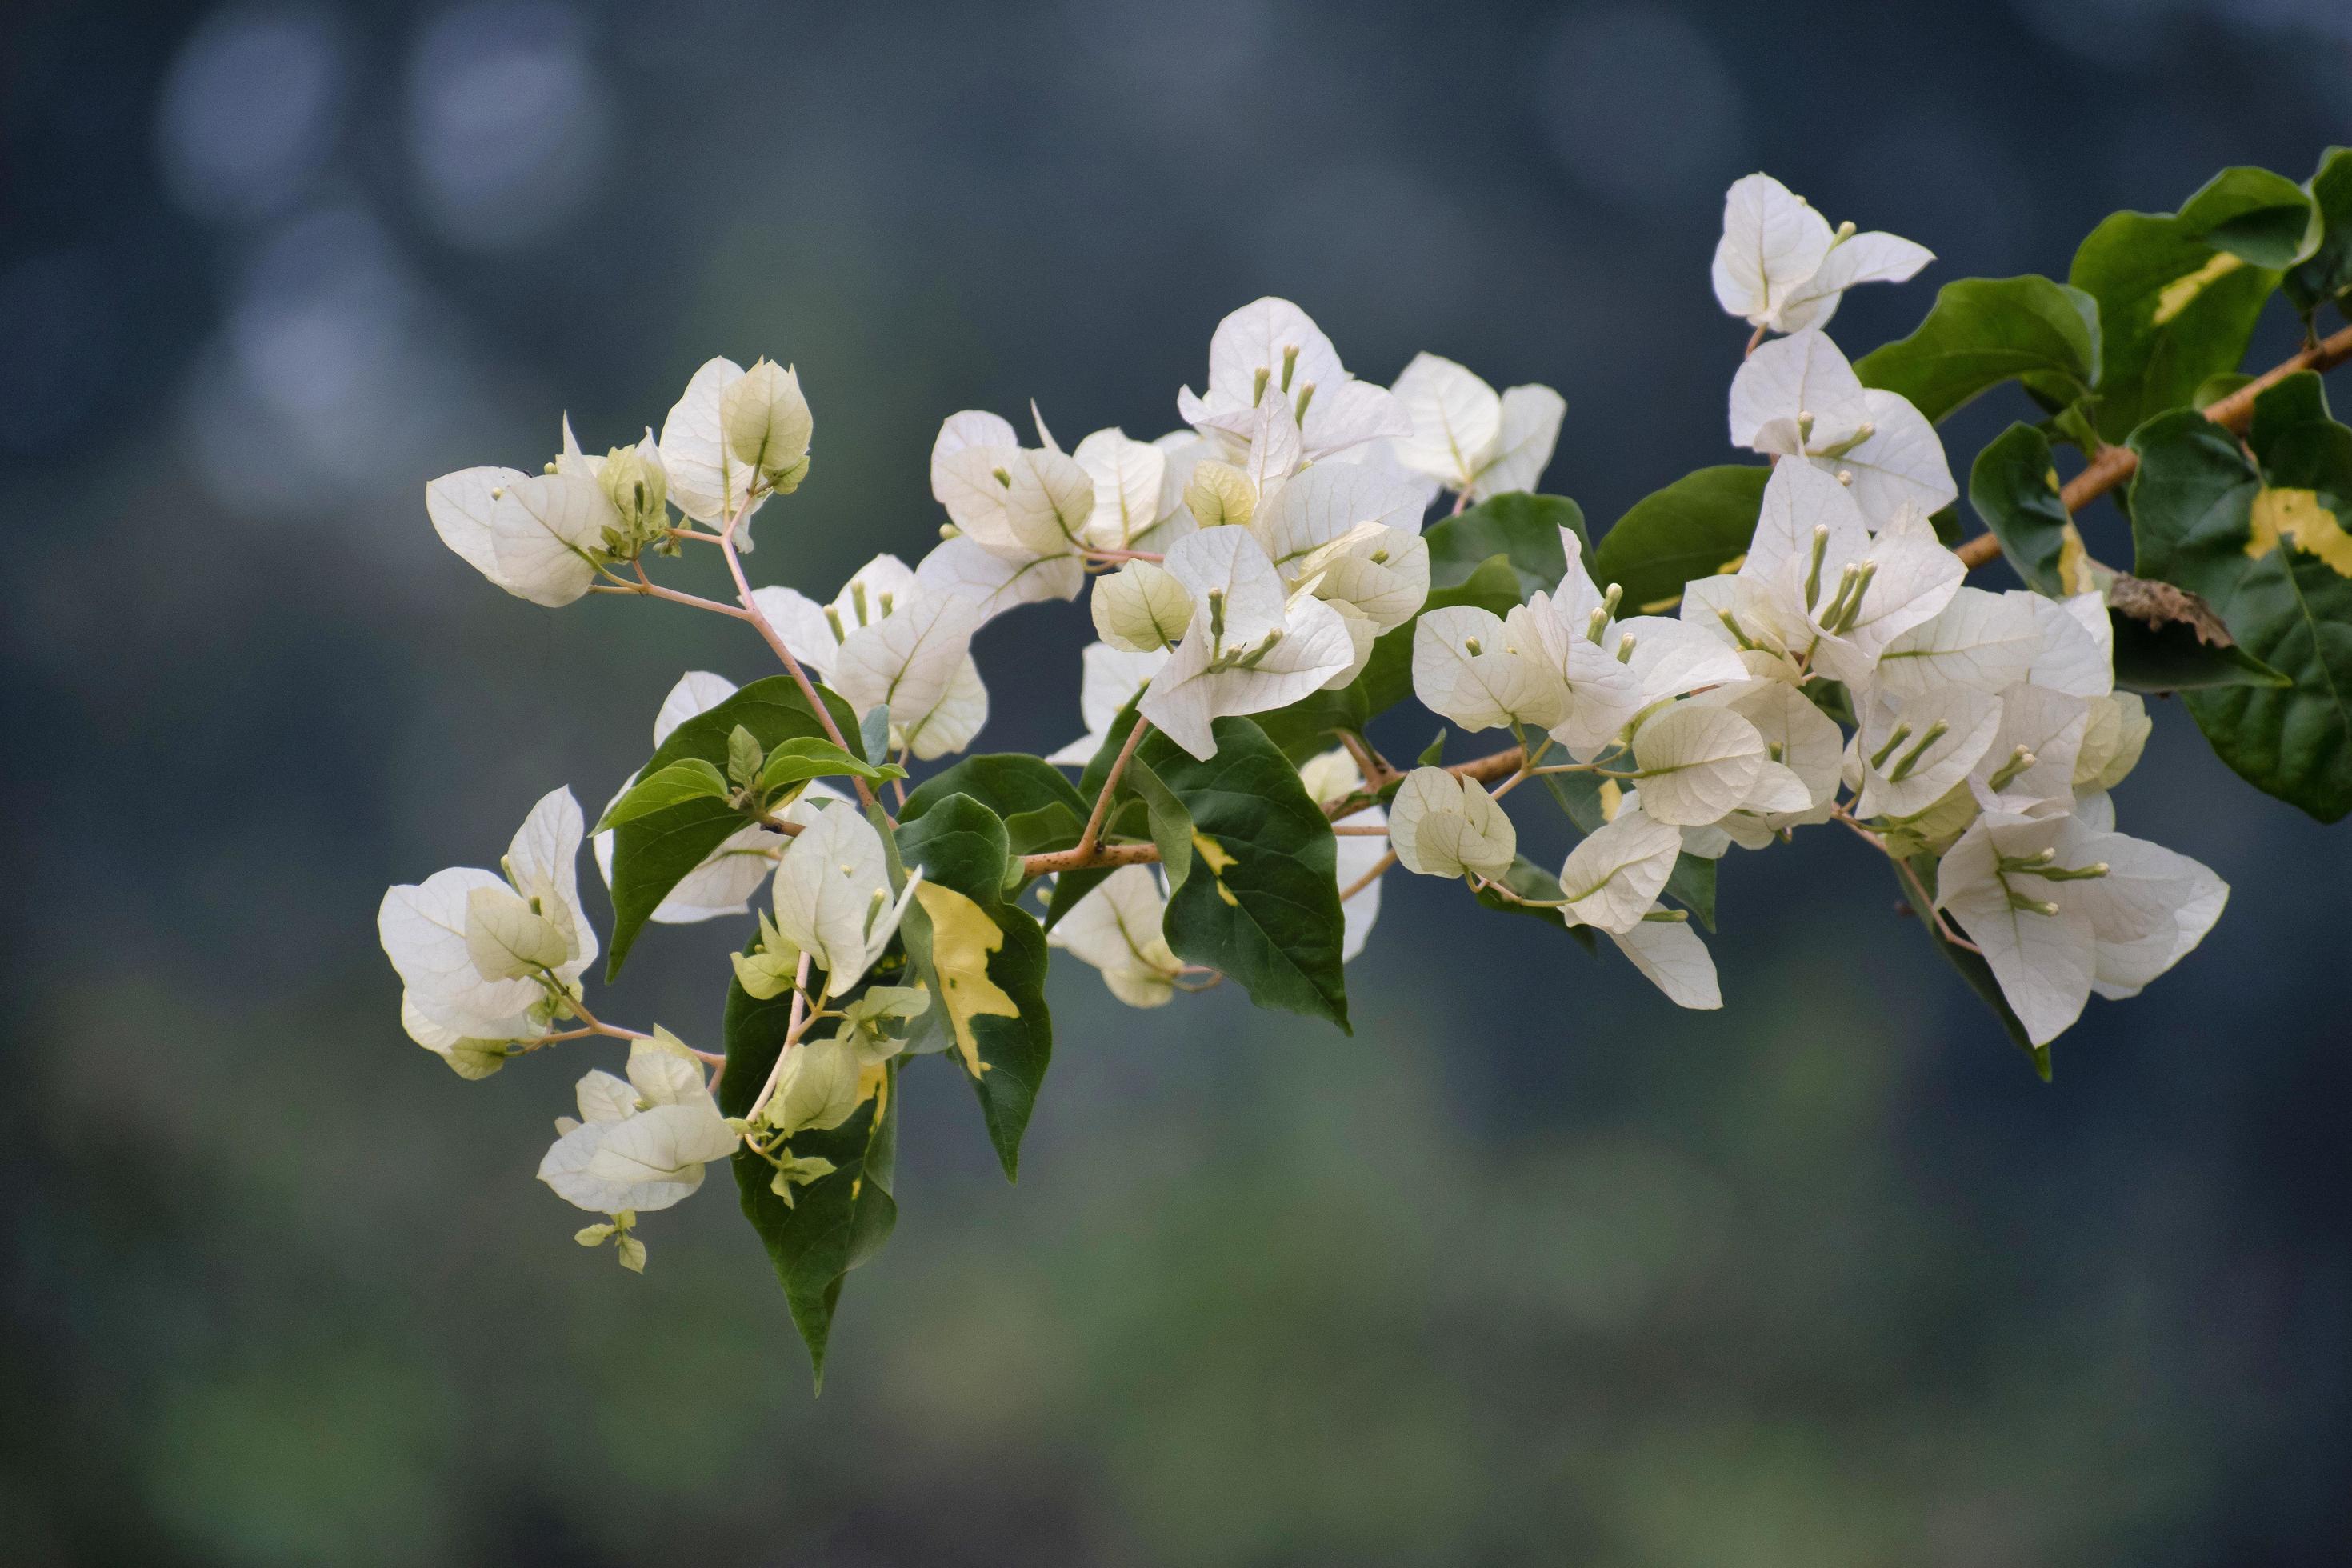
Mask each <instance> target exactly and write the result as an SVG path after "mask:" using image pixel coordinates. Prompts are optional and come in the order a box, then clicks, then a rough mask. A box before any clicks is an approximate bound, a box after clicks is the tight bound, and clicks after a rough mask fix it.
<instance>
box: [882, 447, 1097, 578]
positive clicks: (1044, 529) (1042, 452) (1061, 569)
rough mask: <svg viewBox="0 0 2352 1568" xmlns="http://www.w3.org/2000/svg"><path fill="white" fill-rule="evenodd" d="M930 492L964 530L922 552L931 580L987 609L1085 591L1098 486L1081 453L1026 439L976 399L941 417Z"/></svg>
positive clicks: (926, 574)
mask: <svg viewBox="0 0 2352 1568" xmlns="http://www.w3.org/2000/svg"><path fill="white" fill-rule="evenodd" d="M1039 429H1040V432H1041V434H1042V433H1043V429H1044V426H1043V425H1042V423H1041V425H1040V426H1039ZM1045 438H1046V439H1047V440H1049V441H1050V439H1051V437H1045ZM931 495H932V497H933V498H934V499H935V500H938V501H939V503H940V505H941V506H943V507H945V508H946V509H947V513H948V516H949V518H950V520H951V521H953V523H954V525H955V528H956V530H957V531H958V532H957V537H955V538H952V539H950V540H947V541H946V542H943V543H941V544H940V546H939V548H937V549H935V550H933V551H932V552H930V553H929V555H926V556H925V557H924V558H923V562H922V566H921V569H920V575H921V577H922V579H923V582H924V585H925V586H927V587H929V588H931V589H933V590H935V591H938V592H940V593H947V594H953V595H958V596H960V597H962V598H967V599H970V600H971V601H972V602H973V603H975V604H977V605H979V606H980V607H981V611H982V615H983V616H993V615H996V614H999V613H1000V612H1002V611H1004V610H1007V609H1010V608H1012V607H1013V605H1022V604H1032V603H1035V602H1037V601H1039V600H1043V599H1070V598H1075V597H1076V596H1077V592H1078V589H1079V588H1080V587H1081V586H1083V585H1084V584H1085V582H1086V563H1085V558H1084V556H1083V555H1082V554H1081V553H1080V552H1081V550H1083V549H1084V548H1085V545H1086V542H1087V541H1086V531H1087V528H1088V526H1089V524H1090V523H1091V521H1092V520H1093V518H1094V515H1095V510H1096V491H1095V480H1094V479H1093V477H1092V476H1091V475H1090V474H1089V473H1088V472H1087V469H1086V468H1083V467H1081V466H1080V465H1079V464H1078V462H1077V460H1076V458H1071V457H1070V456H1069V455H1067V454H1066V453H1064V452H1062V451H1060V450H1058V449H1051V448H1037V449H1028V448H1024V447H1022V445H1021V438H1020V436H1019V434H1018V433H1017V432H1015V431H1014V429H1013V426H1012V425H1011V424H1010V423H1008V422H1007V421H1005V420H1004V419H1003V418H1000V417H999V416H996V415H993V414H989V413H986V412H983V411H981V410H978V409H967V410H965V411H964V412H963V413H961V414H954V415H950V416H948V418H947V419H946V420H944V421H943V422H941V424H940V434H939V437H938V439H936V440H935V441H933V442H932V444H931Z"/></svg>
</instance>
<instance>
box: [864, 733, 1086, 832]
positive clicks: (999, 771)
mask: <svg viewBox="0 0 2352 1568" xmlns="http://www.w3.org/2000/svg"><path fill="white" fill-rule="evenodd" d="M1097 787H1099V786H1097ZM950 795H970V796H971V798H972V799H974V800H976V801H978V802H980V804H981V805H984V806H986V807H988V809H989V810H991V811H992V812H994V813H996V815H997V816H1001V817H1003V818H1004V819H1005V820H1006V821H1008V822H1009V821H1011V820H1012V819H1013V817H1015V816H1020V815H1021V814H1022V813H1024V812H1030V811H1037V810H1040V809H1042V808H1044V807H1045V806H1049V805H1065V806H1067V807H1068V808H1069V809H1070V810H1071V811H1072V812H1074V813H1076V816H1077V818H1078V822H1079V825H1080V826H1085V823H1086V819H1087V811H1088V810H1089V809H1090V808H1091V807H1092V805H1093V803H1094V797H1093V796H1092V795H1081V794H1079V793H1078V790H1077V787H1076V785H1074V784H1071V783H1070V781H1069V778H1068V776H1067V775H1066V774H1065V773H1063V772H1062V770H1061V769H1059V768H1057V767H1055V766H1054V764H1053V763H1048V762H1046V761H1045V760H1044V759H1043V758H1040V757H1032V756H1024V755H1023V754H1022V753H1020V752H986V753H983V754H982V755H980V756H976V757H966V758H964V760H963V761H961V762H960V763H956V764H955V766H953V767H951V768H948V769H946V770H944V771H942V772H940V773H934V774H932V775H931V776H930V777H929V778H927V779H925V780H924V781H923V782H922V784H919V786H917V788H916V789H915V790H914V792H913V793H912V794H910V795H908V796H907V804H906V805H903V806H901V807H899V808H898V820H899V821H900V822H902V823H905V822H914V821H917V820H918V819H919V818H920V817H921V816H923V814H924V813H925V812H927V811H929V810H930V809H931V807H933V806H934V805H938V804H939V803H940V802H941V801H943V800H945V799H947V797H948V796H950ZM1071 841H1072V842H1073V843H1075V842H1076V835H1075V834H1073V835H1072V836H1071Z"/></svg>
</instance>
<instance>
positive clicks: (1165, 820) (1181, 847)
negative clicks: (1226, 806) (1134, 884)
mask: <svg viewBox="0 0 2352 1568" xmlns="http://www.w3.org/2000/svg"><path fill="white" fill-rule="evenodd" d="M1127 769H1128V772H1127V776H1128V779H1129V783H1130V784H1132V785H1133V787H1134V790H1135V793H1136V794H1137V795H1140V796H1141V797H1142V798H1143V809H1144V820H1145V821H1146V822H1147V823H1149V824H1150V829H1151V842H1152V846H1153V847H1155V848H1157V849H1158V850H1159V851H1160V865H1161V866H1162V867H1163V868H1166V871H1167V876H1168V884H1169V886H1171V887H1174V886H1175V885H1176V884H1177V883H1179V882H1181V881H1182V880H1183V879H1185V878H1186V877H1188V876H1190V875H1191V874H1192V813H1191V812H1189V811H1187V810H1185V809H1184V803H1183V802H1182V801H1181V800H1178V799H1177V798H1176V792H1175V791H1174V790H1171V789H1170V788H1169V787H1168V785H1167V784H1166V782H1165V781H1163V780H1162V779H1161V778H1160V775H1159V774H1158V773H1154V772H1153V771H1152V768H1151V764H1150V763H1147V762H1145V761H1144V760H1143V759H1142V758H1141V757H1135V758H1131V759H1129V762H1128V764H1127Z"/></svg>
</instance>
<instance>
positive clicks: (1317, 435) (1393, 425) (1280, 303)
mask: <svg viewBox="0 0 2352 1568" xmlns="http://www.w3.org/2000/svg"><path fill="white" fill-rule="evenodd" d="M1268 398H1278V399H1280V400H1282V401H1283V402H1285V403H1286V404H1287V405H1289V407H1290V410H1291V414H1292V416H1293V418H1294V419H1295V420H1296V422H1297V429H1298V432H1299V438H1300V443H1301V455H1302V456H1303V457H1304V458H1306V459H1307V461H1309V462H1314V461H1318V460H1320V459H1322V458H1328V457H1329V456H1331V455H1332V454H1333V453H1335V452H1341V451H1345V450H1347V449H1348V448H1349V447H1356V446H1360V445H1361V444H1362V443H1364V442H1367V441H1374V440H1378V439H1380V438H1381V437H1400V438H1401V437H1407V436H1410V435H1412V419H1411V418H1410V417H1408V416H1407V415H1406V414H1405V412H1404V409H1403V407H1402V405H1399V404H1398V402H1397V400H1396V399H1395V398H1394V397H1393V396H1391V395H1390V393H1389V392H1388V390H1387V389H1386V388H1385V387H1381V386H1375V385H1373V384H1371V383H1370V382H1363V381H1358V380H1357V379H1356V378H1355V377H1354V376H1352V375H1350V374H1348V371H1347V368H1346V366H1344V365H1342V364H1341V363H1339V351H1338V350H1337V349H1334V348H1333V347H1332V346H1331V340H1330V339H1329V338H1327V337H1325V336H1324V335H1323V332H1322V331H1321V329H1319V328H1318V327H1317V326H1316V324H1315V323H1314V321H1311V320H1310V319H1308V317H1307V312H1306V311H1304V310H1300V309H1299V308H1298V307H1297V306H1296V305H1294V304H1292V303H1291V302H1290V301H1289V300H1276V299H1264V300H1255V301H1253V302H1252V303H1250V304H1247V305H1244V306H1243V307H1242V308H1241V309H1240V310H1235V311H1234V313H1233V314H1232V315H1230V316H1227V317H1226V318H1225V319H1224V320H1223V321H1219V322H1218V323H1217V330H1216V331H1215V333H1214V334H1213V336H1212V337H1211V338H1210V340H1209V390H1208V393H1207V395H1205V396H1202V395H1195V394H1194V393H1193V391H1192V388H1191V387H1189V386H1188V387H1186V388H1184V390H1183V391H1182V392H1181V393H1180V394H1179V395H1177V399H1176V411H1177V413H1178V414H1179V415H1180V416H1181V417H1182V418H1183V420H1184V422H1185V423H1186V424H1188V425H1190V426H1192V427H1193V428H1194V429H1196V430H1199V431H1201V432H1202V433H1203V434H1204V435H1205V434H1209V433H1211V432H1214V433H1216V434H1217V435H1219V436H1222V437H1226V438H1228V439H1230V440H1236V441H1246V440H1249V439H1251V436H1252V431H1253V429H1254V427H1255V415H1256V412H1257V410H1258V407H1259V405H1260V404H1261V403H1263V402H1264V401H1265V400H1266V399H1268Z"/></svg>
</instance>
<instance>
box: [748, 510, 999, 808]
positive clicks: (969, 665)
mask: <svg viewBox="0 0 2352 1568" xmlns="http://www.w3.org/2000/svg"><path fill="white" fill-rule="evenodd" d="M751 597H752V600H753V602H754V603H756V604H757V605H759V606H760V612H761V614H762V615H764V616H767V617H768V621H769V624H770V625H772V626H774V627H775V628H776V630H777V632H778V633H779V634H780V635H781V636H782V637H783V639H784V646H785V647H789V648H791V649H792V651H793V658H796V659H799V660H800V661H801V663H803V665H807V666H809V667H811V668H814V669H815V670H816V671H817V672H818V673H819V674H820V675H822V676H823V677H824V679H825V681H826V682H827V684H829V685H830V686H832V688H833V689H835V691H838V692H839V693H841V695H842V696H844V697H845V698H847V699H848V700H849V703H850V705H851V706H852V707H854V708H855V709H856V710H857V711H858V712H860V713H868V712H871V711H873V710H874V709H875V708H876V707H877V706H880V705H883V704H886V703H887V705H888V706H889V709H890V733H891V737H892V742H891V743H892V744H894V745H902V746H905V747H907V748H908V750H910V751H912V752H914V754H915V755H917V756H918V757H921V758H923V759H925V760H927V761H928V760H929V759H930V758H933V757H939V756H945V755H946V754H948V753H949V752H958V751H961V750H962V749H963V748H964V747H965V746H968V745H970V744H971V740H972V737H973V736H974V735H976V734H978V733H979V731H980V728H981V726H982V724H984V723H986V722H987V720H988V689H987V687H986V686H984V685H982V682H981V679H980V667H979V665H978V664H977V663H975V662H974V661H973V659H972V657H971V638H972V634H973V633H974V632H976V631H978V630H979V629H980V626H981V620H982V610H981V608H980V606H979V605H976V604H974V603H973V602H972V601H971V600H969V599H964V598H960V597H957V596H955V595H950V594H943V593H938V592H935V591H933V590H931V589H930V588H928V587H926V586H924V585H923V584H921V582H920V581H919V579H918V578H917V576H916V574H914V573H912V572H910V571H908V569H907V564H906V563H905V562H903V561H900V560H899V559H898V557H897V556H895V555H877V556H876V557H875V558H874V559H873V560H871V561H869V562H867V563H866V564H865V565H863V566H861V567H859V568H858V569H857V571H856V574H854V575H853V576H852V577H851V578H850V579H849V581H848V582H847V583H846V584H844V585H843V587H842V590H841V592H840V593H839V594H837V595H835V596H834V600H833V603H832V604H830V605H818V604H816V603H815V602H814V601H813V600H811V599H809V598H808V597H807V596H806V595H803V594H801V593H799V592H797V591H796V590H793V589H791V588H782V587H768V588H761V589H760V590H758V591H757V592H756V593H754V594H753V595H751Z"/></svg>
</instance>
